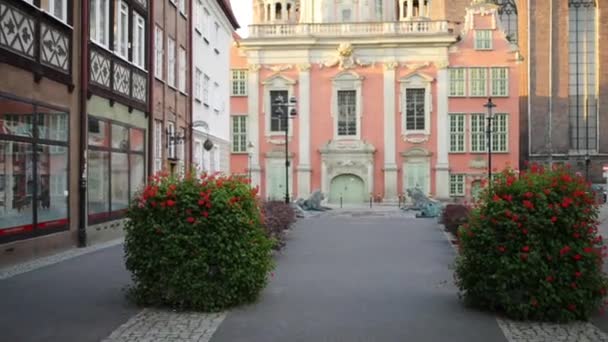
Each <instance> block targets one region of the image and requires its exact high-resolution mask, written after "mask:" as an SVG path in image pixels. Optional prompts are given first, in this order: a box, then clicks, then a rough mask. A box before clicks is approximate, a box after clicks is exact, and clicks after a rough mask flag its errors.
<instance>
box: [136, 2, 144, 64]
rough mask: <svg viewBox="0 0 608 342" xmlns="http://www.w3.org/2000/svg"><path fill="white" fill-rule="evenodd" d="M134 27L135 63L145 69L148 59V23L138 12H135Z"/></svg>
mask: <svg viewBox="0 0 608 342" xmlns="http://www.w3.org/2000/svg"><path fill="white" fill-rule="evenodd" d="M133 25H135V26H134V27H133V63H134V64H135V65H137V66H138V67H140V68H143V67H144V64H145V59H146V26H145V25H146V22H145V20H144V18H143V17H142V16H141V15H139V14H137V13H136V12H133Z"/></svg>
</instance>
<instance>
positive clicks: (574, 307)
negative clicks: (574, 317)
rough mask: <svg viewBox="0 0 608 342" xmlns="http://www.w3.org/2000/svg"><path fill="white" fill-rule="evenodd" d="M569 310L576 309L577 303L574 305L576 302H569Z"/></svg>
mask: <svg viewBox="0 0 608 342" xmlns="http://www.w3.org/2000/svg"><path fill="white" fill-rule="evenodd" d="M568 310H570V311H574V310H576V305H574V304H568Z"/></svg>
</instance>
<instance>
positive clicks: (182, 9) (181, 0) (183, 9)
mask: <svg viewBox="0 0 608 342" xmlns="http://www.w3.org/2000/svg"><path fill="white" fill-rule="evenodd" d="M177 3H178V7H179V11H180V12H181V13H182V14H183V15H186V14H187V12H186V0H178V2H177Z"/></svg>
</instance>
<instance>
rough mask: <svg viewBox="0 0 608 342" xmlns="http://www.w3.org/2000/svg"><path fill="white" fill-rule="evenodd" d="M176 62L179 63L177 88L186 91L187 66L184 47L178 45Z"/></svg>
mask: <svg viewBox="0 0 608 342" xmlns="http://www.w3.org/2000/svg"><path fill="white" fill-rule="evenodd" d="M177 57H178V59H179V60H178V63H179V66H178V67H179V76H178V77H179V79H178V82H179V90H180V91H181V92H183V93H185V92H186V75H187V74H188V70H187V66H186V49H184V48H183V47H181V46H180V47H179V55H178V56H177Z"/></svg>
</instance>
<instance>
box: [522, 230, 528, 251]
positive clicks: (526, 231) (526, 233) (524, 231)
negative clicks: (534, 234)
mask: <svg viewBox="0 0 608 342" xmlns="http://www.w3.org/2000/svg"><path fill="white" fill-rule="evenodd" d="M521 233H522V234H524V235H528V230H527V229H526V228H524V229H522V230H521ZM526 247H527V246H526Z"/></svg>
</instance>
